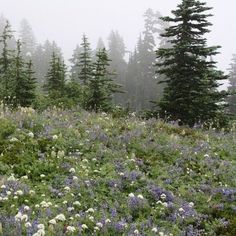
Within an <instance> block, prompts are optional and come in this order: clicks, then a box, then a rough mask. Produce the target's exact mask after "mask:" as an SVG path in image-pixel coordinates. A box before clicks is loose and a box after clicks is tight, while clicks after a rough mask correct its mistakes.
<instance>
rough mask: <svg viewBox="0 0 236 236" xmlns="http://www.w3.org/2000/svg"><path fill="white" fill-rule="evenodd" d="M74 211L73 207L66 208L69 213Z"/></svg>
mask: <svg viewBox="0 0 236 236" xmlns="http://www.w3.org/2000/svg"><path fill="white" fill-rule="evenodd" d="M74 209H75V208H74V207H68V208H67V211H69V212H71V211H73V210H74Z"/></svg>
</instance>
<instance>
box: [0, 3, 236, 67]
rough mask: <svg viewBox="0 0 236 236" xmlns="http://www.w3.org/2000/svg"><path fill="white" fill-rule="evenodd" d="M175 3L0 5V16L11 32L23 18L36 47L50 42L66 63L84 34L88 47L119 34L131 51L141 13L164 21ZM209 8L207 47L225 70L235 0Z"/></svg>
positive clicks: (232, 45) (234, 49)
mask: <svg viewBox="0 0 236 236" xmlns="http://www.w3.org/2000/svg"><path fill="white" fill-rule="evenodd" d="M179 2H180V0H167V1H165V0H119V1H117V0H99V1H97V0H86V1H82V0H67V1H66V0H20V1H19V0H0V5H1V13H2V14H4V16H5V17H6V18H8V19H9V20H10V22H11V24H12V25H13V27H14V29H15V30H17V29H18V28H19V22H20V21H21V19H22V18H26V19H27V20H28V21H29V22H30V24H31V26H32V27H33V30H34V33H35V35H36V37H37V40H38V42H43V41H44V40H46V39H49V40H55V41H56V42H57V43H58V45H59V46H60V47H61V48H62V49H63V52H64V55H65V58H66V59H68V58H70V56H71V54H72V51H73V49H74V48H75V46H76V44H78V43H80V40H81V36H82V34H83V33H86V34H87V36H88V37H89V40H90V42H91V43H92V46H95V45H96V42H97V40H98V38H99V36H101V37H102V38H103V39H104V41H106V39H107V36H108V34H109V32H110V31H111V30H112V29H114V30H118V31H119V33H120V34H121V35H122V36H123V38H124V40H125V43H126V46H127V49H128V50H132V49H133V48H134V46H135V44H136V42H137V38H138V36H139V33H140V32H141V31H142V29H143V18H142V16H143V13H144V11H145V10H146V9H147V8H149V7H150V8H152V9H154V10H159V11H160V12H161V14H162V15H169V14H170V11H171V10H172V9H175V7H176V5H177V4H178V3H179ZM207 3H208V6H211V7H213V8H214V9H213V10H212V11H211V13H212V14H214V16H213V17H211V19H210V21H211V22H212V23H213V27H212V28H211V30H212V32H211V33H210V34H209V35H208V39H209V41H208V42H209V45H220V46H222V48H221V49H220V52H221V55H218V56H217V58H216V59H217V60H218V62H219V68H220V69H223V70H226V69H227V68H228V66H229V63H230V60H231V56H232V54H233V53H236V30H235V26H234V22H235V21H236V15H235V9H236V2H235V0H227V1H220V0H217V1H216V0H207Z"/></svg>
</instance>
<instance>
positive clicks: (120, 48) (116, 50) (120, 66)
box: [108, 31, 127, 105]
mask: <svg viewBox="0 0 236 236" xmlns="http://www.w3.org/2000/svg"><path fill="white" fill-rule="evenodd" d="M125 54H126V48H125V44H124V40H123V38H122V37H121V36H120V34H119V33H118V32H117V31H111V33H110V35H109V38H108V56H109V58H110V59H111V62H110V68H109V69H110V70H111V71H113V73H114V78H113V79H114V81H115V82H116V83H117V84H120V85H121V86H123V87H124V86H125V72H126V70H127V63H126V61H125V59H124V57H125ZM114 102H115V103H116V104H122V105H125V102H126V100H125V98H124V94H123V93H122V94H121V93H117V94H115V95H114Z"/></svg>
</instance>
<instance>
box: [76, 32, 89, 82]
mask: <svg viewBox="0 0 236 236" xmlns="http://www.w3.org/2000/svg"><path fill="white" fill-rule="evenodd" d="M81 48H82V51H81V53H80V56H79V67H80V73H79V79H80V80H81V81H82V84H83V85H88V83H89V81H90V79H91V76H92V59H91V49H90V43H89V42H88V38H87V37H86V35H83V38H82V43H81Z"/></svg>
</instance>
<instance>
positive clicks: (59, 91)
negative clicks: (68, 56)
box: [44, 52, 66, 98]
mask: <svg viewBox="0 0 236 236" xmlns="http://www.w3.org/2000/svg"><path fill="white" fill-rule="evenodd" d="M65 80H66V67H65V64H64V62H63V61H62V60H61V59H60V57H59V56H57V55H56V53H55V52H53V53H52V57H51V61H50V67H49V70H48V73H47V75H46V83H45V86H44V88H45V90H46V92H47V93H48V95H49V97H51V98H60V97H61V96H62V95H63V92H64V87H65Z"/></svg>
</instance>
